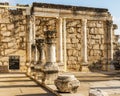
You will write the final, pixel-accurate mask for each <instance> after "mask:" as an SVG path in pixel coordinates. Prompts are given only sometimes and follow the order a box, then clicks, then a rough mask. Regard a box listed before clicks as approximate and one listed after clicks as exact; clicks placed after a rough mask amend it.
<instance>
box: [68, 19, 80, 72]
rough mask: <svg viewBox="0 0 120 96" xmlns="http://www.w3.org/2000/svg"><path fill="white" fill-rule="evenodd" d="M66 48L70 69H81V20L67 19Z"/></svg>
mask: <svg viewBox="0 0 120 96" xmlns="http://www.w3.org/2000/svg"><path fill="white" fill-rule="evenodd" d="M66 33H67V34H66V36H67V41H66V43H67V44H66V50H67V68H68V70H76V71H78V70H80V65H81V61H82V52H81V51H82V50H81V49H82V31H81V20H74V19H73V20H72V19H67V20H66Z"/></svg>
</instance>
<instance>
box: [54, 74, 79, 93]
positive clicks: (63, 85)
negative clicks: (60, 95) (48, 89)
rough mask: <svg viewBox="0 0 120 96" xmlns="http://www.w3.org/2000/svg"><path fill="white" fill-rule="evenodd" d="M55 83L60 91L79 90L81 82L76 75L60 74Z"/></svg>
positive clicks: (72, 91)
mask: <svg viewBox="0 0 120 96" xmlns="http://www.w3.org/2000/svg"><path fill="white" fill-rule="evenodd" d="M55 85H56V87H57V89H58V90H59V91H60V92H71V93H75V92H77V88H78V87H79V86H80V82H79V81H78V80H77V79H76V78H75V76H74V75H60V76H58V78H57V79H56V80H55Z"/></svg>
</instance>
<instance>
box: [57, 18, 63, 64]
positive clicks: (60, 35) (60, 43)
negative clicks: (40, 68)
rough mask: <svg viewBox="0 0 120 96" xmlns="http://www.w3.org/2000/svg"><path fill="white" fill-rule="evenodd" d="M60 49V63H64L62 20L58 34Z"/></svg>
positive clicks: (60, 20)
mask: <svg viewBox="0 0 120 96" xmlns="http://www.w3.org/2000/svg"><path fill="white" fill-rule="evenodd" d="M58 36H59V38H58V42H59V43H58V44H59V45H58V47H59V50H58V51H59V52H58V57H59V60H58V61H59V62H61V63H62V62H63V49H62V48H63V46H62V18H60V19H59V32H58Z"/></svg>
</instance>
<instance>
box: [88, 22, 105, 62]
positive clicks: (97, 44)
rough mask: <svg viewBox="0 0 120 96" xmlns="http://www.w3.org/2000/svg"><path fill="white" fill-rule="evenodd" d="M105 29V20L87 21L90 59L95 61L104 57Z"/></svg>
mask: <svg viewBox="0 0 120 96" xmlns="http://www.w3.org/2000/svg"><path fill="white" fill-rule="evenodd" d="M104 37H105V30H104V22H103V21H92V20H91V21H90V20H89V21H88V23H87V39H88V42H87V45H88V50H87V52H88V61H89V62H95V61H98V60H102V59H103V58H104V52H105V50H104V49H105V46H104V44H105V39H104Z"/></svg>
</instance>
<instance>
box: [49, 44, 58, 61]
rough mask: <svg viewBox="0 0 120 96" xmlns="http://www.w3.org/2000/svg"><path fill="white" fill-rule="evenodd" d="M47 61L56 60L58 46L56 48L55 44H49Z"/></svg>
mask: <svg viewBox="0 0 120 96" xmlns="http://www.w3.org/2000/svg"><path fill="white" fill-rule="evenodd" d="M47 47H48V48H47V52H48V53H47V55H48V57H47V62H54V63H55V62H56V52H55V51H56V48H55V44H48V45H47Z"/></svg>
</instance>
